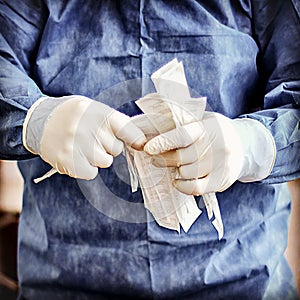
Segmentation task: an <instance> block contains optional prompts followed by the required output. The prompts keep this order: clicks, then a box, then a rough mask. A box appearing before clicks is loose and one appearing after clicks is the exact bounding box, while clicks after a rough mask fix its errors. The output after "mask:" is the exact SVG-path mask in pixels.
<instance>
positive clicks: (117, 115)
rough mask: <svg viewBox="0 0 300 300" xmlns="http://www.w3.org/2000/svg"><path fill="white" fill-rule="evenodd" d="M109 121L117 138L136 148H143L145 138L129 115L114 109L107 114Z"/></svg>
mask: <svg viewBox="0 0 300 300" xmlns="http://www.w3.org/2000/svg"><path fill="white" fill-rule="evenodd" d="M109 122H110V126H111V129H112V131H113V133H114V134H115V136H116V137H117V138H119V139H120V140H122V141H123V142H124V143H126V144H128V145H130V146H131V147H132V148H134V149H136V150H141V149H143V147H144V145H145V143H146V142H147V139H146V137H145V135H144V133H143V132H142V130H141V129H140V128H138V127H137V126H136V125H135V124H134V122H133V121H132V120H131V119H130V117H129V116H127V115H125V114H122V113H121V112H119V111H117V110H115V111H113V112H112V113H111V114H110V115H109Z"/></svg>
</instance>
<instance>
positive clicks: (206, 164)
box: [179, 158, 213, 179]
mask: <svg viewBox="0 0 300 300" xmlns="http://www.w3.org/2000/svg"><path fill="white" fill-rule="evenodd" d="M212 167H213V166H212V161H211V159H209V158H208V159H202V160H201V161H197V162H195V163H192V164H189V165H184V166H181V167H179V175H180V177H181V178H182V179H197V178H201V177H205V176H206V175H207V174H209V173H211V171H212Z"/></svg>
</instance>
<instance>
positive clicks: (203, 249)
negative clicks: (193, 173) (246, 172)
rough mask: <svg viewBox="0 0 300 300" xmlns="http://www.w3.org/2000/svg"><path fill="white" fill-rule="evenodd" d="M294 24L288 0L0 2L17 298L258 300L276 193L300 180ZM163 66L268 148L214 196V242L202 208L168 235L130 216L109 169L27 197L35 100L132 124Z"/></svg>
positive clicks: (63, 180) (2, 128)
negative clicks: (72, 99) (260, 169)
mask: <svg viewBox="0 0 300 300" xmlns="http://www.w3.org/2000/svg"><path fill="white" fill-rule="evenodd" d="M299 13H300V4H299V1H298V0H292V1H290V0H278V1H273V0H252V1H251V0H237V1H217V0H210V1H194V0H189V1H133V0H125V1H94V0H86V1H77V0H73V1H72V0H71V1H65V0H61V1H51V0H45V1H36V0H24V1H17V0H13V1H5V0H1V1H0V30H1V36H0V54H1V58H0V93H1V94H0V97H1V101H0V108H1V120H0V157H1V158H2V159H16V160H19V167H20V170H21V172H22V174H23V176H24V180H25V190H24V202H23V210H22V215H21V219H20V226H19V270H18V272H19V280H20V285H21V293H22V295H23V297H24V298H26V299H51V300H52V299H126V298H129V299H138V298H141V299H262V297H263V295H264V293H265V290H266V288H267V286H268V283H269V281H270V278H271V279H272V278H273V274H274V273H275V270H276V269H278V268H277V267H278V265H280V262H281V261H282V260H283V252H284V250H285V247H286V240H287V222H288V217H289V209H290V202H289V199H288V197H281V195H282V183H284V182H287V181H289V180H293V179H296V178H299V177H300V157H299V149H300V130H299V127H300V125H299V124H300V123H299V119H300V110H299V106H300V92H299V91H300V50H299V49H300V26H299V25H300V21H299V19H300V17H299ZM174 57H177V58H178V59H179V60H181V61H182V62H183V64H184V67H185V71H186V77H187V81H188V84H189V86H190V88H191V93H192V95H194V96H199V95H202V96H207V100H208V105H209V107H210V109H211V110H213V111H215V112H219V113H222V114H224V115H226V116H228V117H230V118H237V117H248V118H253V119H256V120H258V121H260V122H261V123H263V124H264V125H265V126H266V127H267V128H268V129H269V130H270V132H271V133H272V135H273V137H274V140H275V143H276V147H277V157H276V161H275V165H274V168H273V171H272V173H271V175H270V176H269V177H268V178H266V179H265V180H263V181H261V182H257V183H247V184H246V183H244V184H243V183H239V182H237V183H235V184H234V185H233V186H231V187H230V188H229V189H227V190H226V191H224V192H222V193H217V197H218V199H219V204H220V209H221V213H222V217H223V222H224V227H225V234H224V238H223V239H222V240H220V241H218V239H217V234H216V231H215V229H214V228H213V226H212V225H211V223H210V222H209V221H208V219H207V216H206V212H205V209H204V210H203V211H204V213H203V214H202V215H201V216H200V217H199V218H198V219H197V221H196V222H195V223H194V224H193V226H192V228H191V229H190V231H189V232H188V233H184V232H183V231H181V233H180V234H178V233H177V232H175V231H170V230H168V229H165V228H162V227H159V226H158V225H157V223H156V222H154V221H153V219H152V217H151V215H150V213H149V212H147V211H146V210H144V209H142V210H134V209H132V207H134V206H133V204H139V203H140V204H141V203H142V202H143V199H142V196H141V192H140V190H139V191H138V192H136V193H131V190H130V186H129V183H128V180H127V179H128V174H127V173H126V172H125V171H126V164H125V159H123V158H122V157H118V158H117V159H116V160H115V162H114V164H113V166H112V167H110V168H108V169H101V170H99V174H98V176H97V178H96V179H95V180H93V181H84V180H75V179H72V178H69V177H67V176H64V175H59V174H56V175H54V176H52V177H51V178H49V179H47V180H44V181H43V182H41V183H39V184H34V183H33V181H32V180H33V179H34V178H36V177H39V176H41V175H43V174H44V173H45V172H46V171H48V170H49V169H50V166H49V165H47V164H46V163H45V162H43V161H42V160H41V159H40V158H38V157H34V156H33V155H32V154H30V153H29V152H27V151H26V150H25V149H24V147H23V145H22V134H21V132H22V124H23V121H24V118H25V115H26V113H27V111H28V109H29V108H30V106H31V105H32V104H33V103H34V102H35V101H36V100H37V99H38V98H40V97H41V96H42V95H48V96H63V95H70V94H79V95H84V96H87V97H90V98H93V99H95V100H98V101H102V102H104V103H106V104H108V105H110V106H112V107H114V108H117V109H119V110H121V111H122V112H124V113H127V114H128V115H135V114H137V113H140V112H139V110H138V109H137V107H136V106H135V104H134V102H133V101H134V100H136V99H138V98H139V97H141V96H142V95H145V94H146V93H148V92H151V91H153V86H152V85H151V83H150V82H149V76H150V75H151V74H152V73H153V72H154V71H155V70H157V69H158V68H159V67H161V66H162V65H164V64H165V63H167V62H169V61H170V60H171V59H173V58H174ZM262 147H263V145H262ZM124 170H125V171H124ZM121 175H122V176H121ZM126 176H127V179H126ZM124 178H125V179H124ZM120 199H121V200H120ZM120 201H123V202H122V203H125V204H126V203H128V205H127V206H126V205H125V206H124V205H119V204H120ZM196 201H197V202H198V204H199V206H200V207H201V208H203V203H202V199H201V198H196ZM97 205H100V206H98V209H96V208H95V207H97ZM99 207H101V209H99ZM139 207H141V206H139ZM99 210H100V211H99ZM107 212H110V213H111V214H109V213H107ZM114 213H115V215H114ZM117 215H118V216H119V217H120V216H130V219H131V220H132V222H124V221H122V220H121V219H122V218H119V217H116V216H117ZM135 217H136V219H137V220H138V219H142V218H144V220H148V222H140V223H134V219H135ZM283 265H284V263H283ZM281 272H284V273H281V274H280V275H281V276H277V278H279V280H278V281H277V284H276V285H275V286H277V288H278V290H279V291H280V293H282V294H283V295H285V296H286V298H285V299H288V294H289V293H290V292H291V288H290V283H291V281H292V277H291V272H290V270H289V269H288V268H287V267H285V268H281ZM275 290H276V289H269V297H271V298H270V299H272V297H273V296H274V298H273V299H276V295H277V294H276V293H277V291H275ZM272 293H273V294H272ZM292 297H293V296H290V299H292Z"/></svg>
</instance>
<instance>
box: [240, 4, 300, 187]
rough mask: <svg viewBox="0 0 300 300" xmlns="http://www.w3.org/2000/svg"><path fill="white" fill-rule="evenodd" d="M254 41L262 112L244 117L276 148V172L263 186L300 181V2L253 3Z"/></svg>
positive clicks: (272, 173)
mask: <svg viewBox="0 0 300 300" xmlns="http://www.w3.org/2000/svg"><path fill="white" fill-rule="evenodd" d="M252 13H253V16H252V17H253V32H254V38H255V39H256V41H257V44H258V46H259V48H260V56H259V57H258V61H257V63H258V70H259V74H260V77H261V81H262V84H263V86H262V91H263V95H261V96H262V97H261V99H263V103H262V105H261V109H259V110H258V111H256V112H253V113H250V114H247V115H243V116H242V117H248V118H253V119H256V120H258V121H260V122H261V123H263V124H264V125H265V126H266V127H267V128H268V129H269V131H270V132H271V133H272V135H273V137H274V140H275V144H276V149H277V150H276V151H277V153H276V160H275V164H274V168H273V170H272V172H271V174H270V176H268V177H267V178H266V179H264V180H263V182H264V183H281V182H286V181H290V180H293V179H296V178H299V177H300V2H299V1H298V0H279V1H272V0H268V1H261V0H257V1H256V0H255V1H253V2H252Z"/></svg>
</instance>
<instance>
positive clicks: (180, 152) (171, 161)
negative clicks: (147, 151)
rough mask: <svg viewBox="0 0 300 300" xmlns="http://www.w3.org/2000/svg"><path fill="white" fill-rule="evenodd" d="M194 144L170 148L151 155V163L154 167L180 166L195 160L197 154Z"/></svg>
mask: <svg viewBox="0 0 300 300" xmlns="http://www.w3.org/2000/svg"><path fill="white" fill-rule="evenodd" d="M197 154H198V153H197V150H196V146H195V144H192V145H191V146H189V147H186V148H180V149H176V150H170V151H168V152H165V153H161V154H158V155H153V156H152V163H153V164H154V165H155V166H156V167H180V166H183V165H187V164H191V163H194V162H196V161H197V159H198V155H197Z"/></svg>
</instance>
